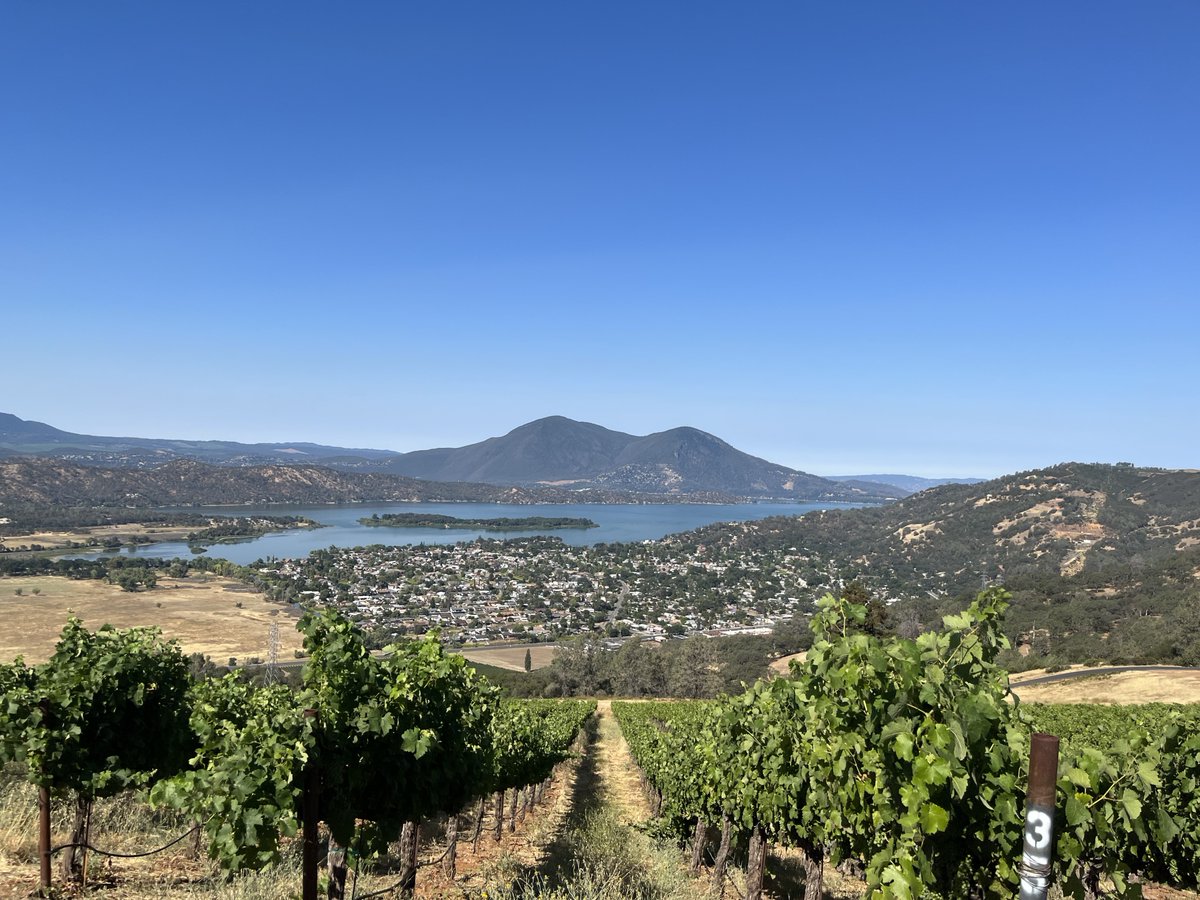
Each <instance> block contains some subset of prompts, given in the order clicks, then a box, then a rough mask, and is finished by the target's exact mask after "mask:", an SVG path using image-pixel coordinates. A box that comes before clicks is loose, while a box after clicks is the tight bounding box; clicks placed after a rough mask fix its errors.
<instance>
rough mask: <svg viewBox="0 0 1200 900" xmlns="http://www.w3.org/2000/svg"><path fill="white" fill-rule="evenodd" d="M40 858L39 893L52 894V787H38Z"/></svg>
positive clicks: (44, 895)
mask: <svg viewBox="0 0 1200 900" xmlns="http://www.w3.org/2000/svg"><path fill="white" fill-rule="evenodd" d="M38 860H39V862H40V863H41V881H40V886H39V891H38V893H39V894H41V896H43V897H48V896H50V789H49V788H39V789H38Z"/></svg>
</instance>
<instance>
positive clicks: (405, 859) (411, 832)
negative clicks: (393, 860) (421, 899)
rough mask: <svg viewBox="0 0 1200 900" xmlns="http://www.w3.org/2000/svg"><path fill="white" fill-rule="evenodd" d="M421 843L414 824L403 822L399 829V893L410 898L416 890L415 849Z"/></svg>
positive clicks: (416, 826)
mask: <svg viewBox="0 0 1200 900" xmlns="http://www.w3.org/2000/svg"><path fill="white" fill-rule="evenodd" d="M420 843H421V835H420V829H419V827H418V825H417V823H416V822H405V823H404V827H403V828H401V829H400V866H401V868H400V891H401V893H402V894H407V895H408V896H410V897H411V896H412V895H413V894H414V893H415V892H416V890H417V847H418V845H419V844H420Z"/></svg>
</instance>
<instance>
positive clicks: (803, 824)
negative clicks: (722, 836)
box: [613, 590, 1200, 897]
mask: <svg viewBox="0 0 1200 900" xmlns="http://www.w3.org/2000/svg"><path fill="white" fill-rule="evenodd" d="M1007 604H1008V598H1007V595H1006V594H1005V593H1004V592H1003V591H1000V590H991V591H986V592H984V593H983V594H981V595H980V596H979V598H978V599H977V600H976V601H975V602H974V603H973V604H972V605H971V607H970V608H969V609H968V610H967V611H966V612H964V613H962V614H959V615H956V616H948V617H946V619H945V621H944V627H943V629H942V630H941V631H939V632H929V633H926V634H922V635H920V636H918V637H917V638H916V639H914V640H904V639H899V638H887V639H881V638H878V637H875V636H873V635H871V634H868V633H865V632H864V631H862V630H861V628H860V626H861V624H862V623H863V622H864V621H865V619H866V617H867V615H868V610H867V607H866V605H864V604H854V603H849V602H847V601H846V600H844V599H843V600H835V599H833V598H832V597H827V598H825V599H823V600H822V601H821V603H820V612H819V614H818V616H817V617H816V619H815V621H814V623H813V627H814V633H815V634H814V636H815V640H814V643H813V647H812V649H811V650H810V651H809V654H808V656H807V658H806V660H805V662H804V663H803V664H796V663H794V664H793V669H792V677H791V678H789V679H778V680H776V681H774V682H771V683H764V682H759V683H758V684H755V685H754V686H753V687H752V688H751V689H750V690H749V691H747V692H746V693H745V694H743V695H742V696H740V697H733V698H726V699H723V700H721V701H718V702H717V703H715V704H703V705H699V706H696V705H691V704H649V703H644V704H621V703H616V704H614V705H613V709H614V712H616V714H617V716H618V719H619V720H620V722H621V727H622V729H623V730H624V731H625V734H626V737H627V739H628V740H629V743H630V747H631V750H632V751H633V754H634V757H635V759H637V761H638V764H639V765H640V766H641V767H642V769H643V772H644V773H645V775H646V777H647V778H648V779H649V780H650V782H651V783H652V784H653V785H654V786H655V787H656V788H657V789H658V790H660V791H662V792H663V794H664V802H663V815H664V816H666V817H668V818H675V819H681V818H682V819H692V818H696V817H698V818H701V819H705V820H708V821H715V820H716V819H717V818H718V817H719V816H722V815H727V816H729V817H730V818H731V820H732V821H733V822H734V823H735V825H736V826H737V827H738V829H739V830H741V831H742V832H748V831H750V829H752V828H761V829H763V831H764V832H765V833H766V834H767V835H768V836H769V837H770V838H771V839H773V840H776V841H780V842H783V843H792V844H798V845H800V846H801V847H802V848H811V847H813V846H817V845H820V844H825V845H827V846H829V847H830V848H831V849H832V851H833V858H834V860H835V861H836V860H837V859H839V858H842V857H853V858H857V859H860V860H863V861H865V864H866V874H867V881H868V885H869V886H870V890H871V895H872V896H875V897H913V896H918V895H922V894H929V893H931V892H936V893H937V894H938V895H940V896H943V897H968V896H990V897H1000V896H1011V894H1012V891H1013V887H1014V884H1015V879H1016V873H1015V870H1014V866H1015V863H1016V861H1017V860H1018V859H1019V858H1020V842H1021V835H1022V811H1023V807H1024V802H1025V798H1024V790H1025V787H1024V784H1025V779H1026V777H1027V772H1026V759H1027V755H1028V746H1029V739H1028V736H1029V732H1030V730H1031V729H1038V730H1045V731H1048V732H1052V733H1056V734H1059V735H1061V736H1062V738H1063V750H1062V755H1061V758H1060V770H1059V771H1060V778H1059V782H1058V801H1057V809H1058V821H1057V824H1056V834H1057V844H1056V848H1055V860H1056V863H1057V865H1058V867H1059V870H1060V875H1061V879H1060V880H1061V882H1062V884H1063V886H1064V890H1065V891H1066V892H1067V893H1068V895H1070V896H1075V897H1083V896H1085V895H1086V894H1087V893H1088V892H1089V891H1092V890H1094V889H1095V886H1096V885H1097V884H1098V883H1099V880H1100V878H1101V877H1102V876H1103V877H1106V878H1108V879H1110V880H1111V881H1112V883H1113V885H1114V891H1115V894H1116V895H1117V896H1123V897H1124V896H1129V897H1132V896H1138V895H1139V891H1140V887H1139V886H1138V884H1137V881H1136V879H1134V878H1133V877H1132V876H1134V875H1139V876H1144V877H1153V878H1156V879H1159V880H1164V881H1169V882H1171V883H1173V884H1176V885H1179V886H1183V887H1194V886H1196V884H1197V879H1198V874H1200V837H1198V835H1200V800H1197V797H1198V796H1200V734H1198V732H1197V722H1198V721H1200V709H1198V708H1197V707H1177V706H1169V705H1165V704H1150V705H1146V706H1142V707H1128V708H1112V707H1087V706H1077V707H1044V706H1030V707H1024V706H1017V705H1015V704H1013V703H1010V702H1009V697H1008V688H1007V677H1006V675H1005V673H1004V672H1003V670H1001V669H999V668H998V667H997V665H996V662H995V660H996V657H997V655H998V654H999V653H1000V652H1001V651H1002V650H1003V649H1004V648H1005V647H1006V646H1007V640H1006V639H1005V637H1004V634H1003V631H1002V616H1003V613H1004V611H1005V609H1006V607H1007Z"/></svg>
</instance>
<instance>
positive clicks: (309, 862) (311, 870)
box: [300, 709, 321, 900]
mask: <svg viewBox="0 0 1200 900" xmlns="http://www.w3.org/2000/svg"><path fill="white" fill-rule="evenodd" d="M316 714H317V711H316V710H315V709H306V710H305V711H304V715H305V716H309V717H315V716H316ZM320 791H321V777H320V773H318V772H317V767H316V766H314V765H313V763H312V761H311V760H310V761H309V763H308V765H306V766H305V767H304V796H303V798H302V807H301V816H302V818H303V824H304V844H303V861H302V864H301V865H302V872H303V875H302V883H301V894H300V897H301V900H317V865H318V863H319V861H320V857H321V845H320V843H319V842H318V840H317V819H318V818H319V817H320V815H321V812H320V810H321V801H320Z"/></svg>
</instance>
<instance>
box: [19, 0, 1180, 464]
mask: <svg viewBox="0 0 1200 900" xmlns="http://www.w3.org/2000/svg"><path fill="white" fill-rule="evenodd" d="M1197 34H1200V5H1198V4H1196V3H1194V2H1190V0H1189V2H1156V3H1154V4H1130V3H1120V4H1118V3H1105V2H1078V3H1071V2H1063V3H1055V4H1035V3H1015V4H962V3H920V2H917V3H891V2H866V3H859V4H840V3H823V4H811V3H759V4H713V3H703V2H687V3H662V4H641V3H619V2H613V3H604V4H598V3H596V4H582V3H532V2H529V3H507V4H498V3H485V2H479V3H453V2H447V3H411V4H400V3H357V4H329V3H316V2H296V0H290V2H286V3H283V2H279V3H255V4H241V3H222V2H213V3H206V4H186V5H185V4H165V3H150V2H146V3H129V2H114V3H105V4H97V3H84V2H75V3H72V2H61V3H53V4H49V3H34V2H13V3H8V4H6V5H5V6H4V9H3V10H2V11H0V83H2V84H3V85H4V87H3V89H2V92H0V129H2V131H0V138H2V139H0V198H2V199H0V310H2V316H0V361H2V366H3V369H4V370H6V371H7V377H6V378H5V384H6V385H7V388H8V390H7V391H6V396H4V397H3V399H0V411H6V412H12V413H15V414H17V415H20V416H22V417H24V418H33V419H39V420H42V421H47V422H50V423H51V424H54V425H57V426H59V427H62V428H66V429H69V430H75V431H85V432H91V433H102V434H114V433H116V434H137V435H145V436H162V437H193V438H224V439H234V440H247V441H254V440H314V441H320V442H325V443H334V444H343V445H349V446H375V447H388V448H393V449H399V450H409V449H418V448H422V447H427V446H445V445H458V444H463V443H468V442H471V441H475V440H479V439H482V438H484V437H487V436H490V435H493V434H498V433H503V432H505V431H507V430H509V429H510V428H512V427H514V426H516V425H518V424H520V423H522V422H525V421H528V420H530V419H533V418H537V417H539V416H543V415H549V414H562V415H568V416H572V417H574V418H580V419H586V420H589V421H594V422H598V423H600V424H603V425H606V426H609V427H612V428H618V429H621V430H624V431H630V432H634V433H639V434H643V433H647V432H650V431H657V430H661V429H664V428H669V427H673V426H676V425H681V424H689V425H695V426H697V427H699V428H703V429H705V430H707V431H711V432H713V433H715V434H718V435H719V436H721V437H723V438H725V439H726V440H728V441H730V442H731V443H733V444H734V445H735V446H737V447H739V448H741V449H744V450H747V451H749V452H752V453H755V454H757V455H761V456H765V457H767V458H769V459H772V460H774V461H778V462H782V463H785V464H788V465H792V466H795V467H798V468H802V469H805V470H808V471H814V472H818V473H823V474H835V473H842V472H865V471H872V472H874V471H907V472H912V473H916V474H948V475H953V474H980V475H991V474H999V473H1002V472H1007V471H1014V470H1018V469H1025V468H1032V467H1036V466H1041V465H1048V464H1052V463H1054V462H1058V461H1062V460H1066V459H1083V460H1108V461H1116V460H1131V461H1134V462H1137V463H1141V464H1147V465H1163V466H1200V415H1198V413H1200V399H1198V397H1200V391H1198V390H1197V385H1198V384H1200V372H1198V371H1197V358H1198V354H1197V349H1196V348H1197V342H1198V339H1200V311H1198V307H1200V290H1198V288H1200V167H1198V166H1197V164H1196V161H1197V160H1198V159H1200V119H1198V117H1197V116H1196V98H1197V96H1198V95H1200V55H1198V54H1197V53H1196V52H1195V39H1196V35H1197Z"/></svg>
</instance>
